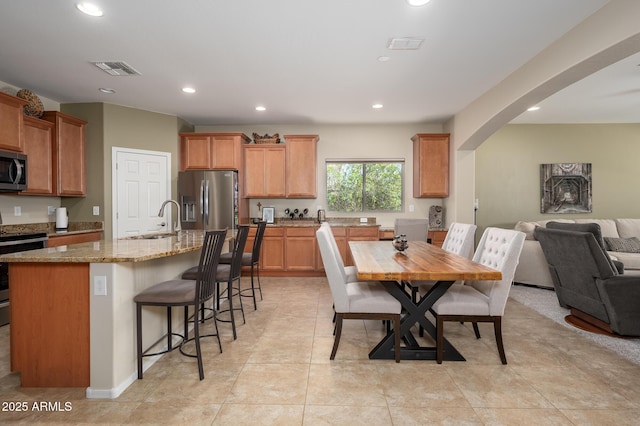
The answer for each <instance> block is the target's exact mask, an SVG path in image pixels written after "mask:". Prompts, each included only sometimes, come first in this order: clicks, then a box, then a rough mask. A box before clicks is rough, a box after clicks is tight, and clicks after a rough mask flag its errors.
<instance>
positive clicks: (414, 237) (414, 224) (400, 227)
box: [393, 218, 429, 244]
mask: <svg viewBox="0 0 640 426" xmlns="http://www.w3.org/2000/svg"><path fill="white" fill-rule="evenodd" d="M393 229H394V232H395V235H400V234H404V235H406V236H407V241H409V244H411V241H427V232H428V231H429V219H405V218H396V220H395V222H394V226H393Z"/></svg>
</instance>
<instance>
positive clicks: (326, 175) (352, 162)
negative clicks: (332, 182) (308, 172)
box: [324, 158, 406, 213]
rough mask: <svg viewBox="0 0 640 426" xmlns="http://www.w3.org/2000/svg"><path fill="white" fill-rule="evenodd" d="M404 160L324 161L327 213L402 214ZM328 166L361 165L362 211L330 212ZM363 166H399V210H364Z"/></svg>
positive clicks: (341, 159) (364, 181)
mask: <svg viewBox="0 0 640 426" xmlns="http://www.w3.org/2000/svg"><path fill="white" fill-rule="evenodd" d="M405 163H406V161H405V159H404V158H375V159H357V158H351V159H344V158H339V159H338V158H336V159H333V158H328V159H326V160H325V164H324V171H325V201H326V204H327V209H328V210H329V211H335V212H340V213H401V212H404V209H405V204H404V201H405V200H404V195H405V187H406V184H405V169H406V168H405ZM329 164H361V165H362V210H359V211H342V210H332V209H331V207H330V205H329V173H328V172H327V167H328V166H329ZM365 164H399V165H400V208H399V210H368V209H366V197H365V195H366V175H367V172H366V167H365Z"/></svg>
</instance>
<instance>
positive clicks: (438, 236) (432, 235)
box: [427, 229, 447, 247]
mask: <svg viewBox="0 0 640 426" xmlns="http://www.w3.org/2000/svg"><path fill="white" fill-rule="evenodd" d="M446 237H447V230H446V229H438V230H433V231H428V232H427V238H429V240H430V241H431V244H433V245H434V246H438V247H442V244H443V243H444V239H445V238H446Z"/></svg>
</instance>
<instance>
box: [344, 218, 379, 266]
mask: <svg viewBox="0 0 640 426" xmlns="http://www.w3.org/2000/svg"><path fill="white" fill-rule="evenodd" d="M379 233H380V227H379V226H350V227H348V228H347V258H346V259H345V262H344V264H345V266H353V258H352V257H351V250H350V249H349V243H348V242H349V241H378V237H379Z"/></svg>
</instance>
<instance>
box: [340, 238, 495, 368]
mask: <svg viewBox="0 0 640 426" xmlns="http://www.w3.org/2000/svg"><path fill="white" fill-rule="evenodd" d="M349 248H350V250H351V258H352V259H353V263H354V266H355V267H356V269H357V271H358V272H357V274H358V275H357V277H358V281H363V282H366V281H371V282H372V283H373V282H381V283H382V284H383V286H384V288H385V289H386V290H387V291H388V292H389V293H390V294H391V295H392V296H393V297H395V298H396V299H397V300H398V301H400V303H401V305H402V307H403V317H402V319H401V321H400V333H401V337H402V340H403V342H404V343H405V345H404V346H402V347H401V349H400V357H401V359H403V360H435V359H436V347H435V346H421V345H420V344H419V343H418V341H417V339H416V338H415V336H413V334H412V333H411V329H412V327H413V326H414V325H420V326H422V328H423V329H424V330H425V331H426V332H427V333H429V335H430V336H431V337H432V338H433V341H434V342H435V341H436V327H435V325H434V324H433V323H432V322H431V320H430V319H429V318H428V317H427V315H426V314H427V312H428V311H429V309H431V307H432V306H433V304H434V303H435V302H436V301H437V300H438V299H439V298H440V297H441V296H442V295H443V294H445V292H446V291H447V290H448V289H449V288H450V287H451V286H452V285H453V284H454V283H455V282H456V281H461V280H500V279H502V273H501V272H500V271H498V270H495V269H492V268H490V267H488V266H485V265H482V264H480V263H478V262H474V261H473V260H471V259H468V258H466V257H463V256H460V255H457V254H455V253H451V252H449V251H446V250H443V249H441V248H440V247H437V246H435V245H432V244H430V243H427V242H425V241H409V243H408V247H407V248H406V249H405V250H403V251H397V250H396V249H395V248H394V247H393V245H392V243H391V242H390V241H349ZM416 281H432V282H433V285H432V286H431V288H430V289H429V291H427V292H426V293H425V294H424V295H422V296H421V297H420V298H419V299H418V300H416V301H415V302H414V301H413V300H412V298H411V294H410V292H407V291H405V290H404V287H405V284H407V283H411V282H414V284H415V282H416ZM457 285H459V284H457ZM393 346H394V334H393V330H391V331H390V332H388V333H387V335H386V336H385V337H384V338H383V339H382V340H381V341H380V343H378V344H377V345H376V346H375V347H374V348H373V349H372V350H371V352H370V353H369V359H393V358H394V347H393ZM443 357H444V359H445V360H448V361H464V360H465V359H464V357H463V356H462V354H460V352H458V350H456V348H455V347H454V346H453V345H452V344H451V343H450V342H449V341H448V340H447V339H443Z"/></svg>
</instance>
